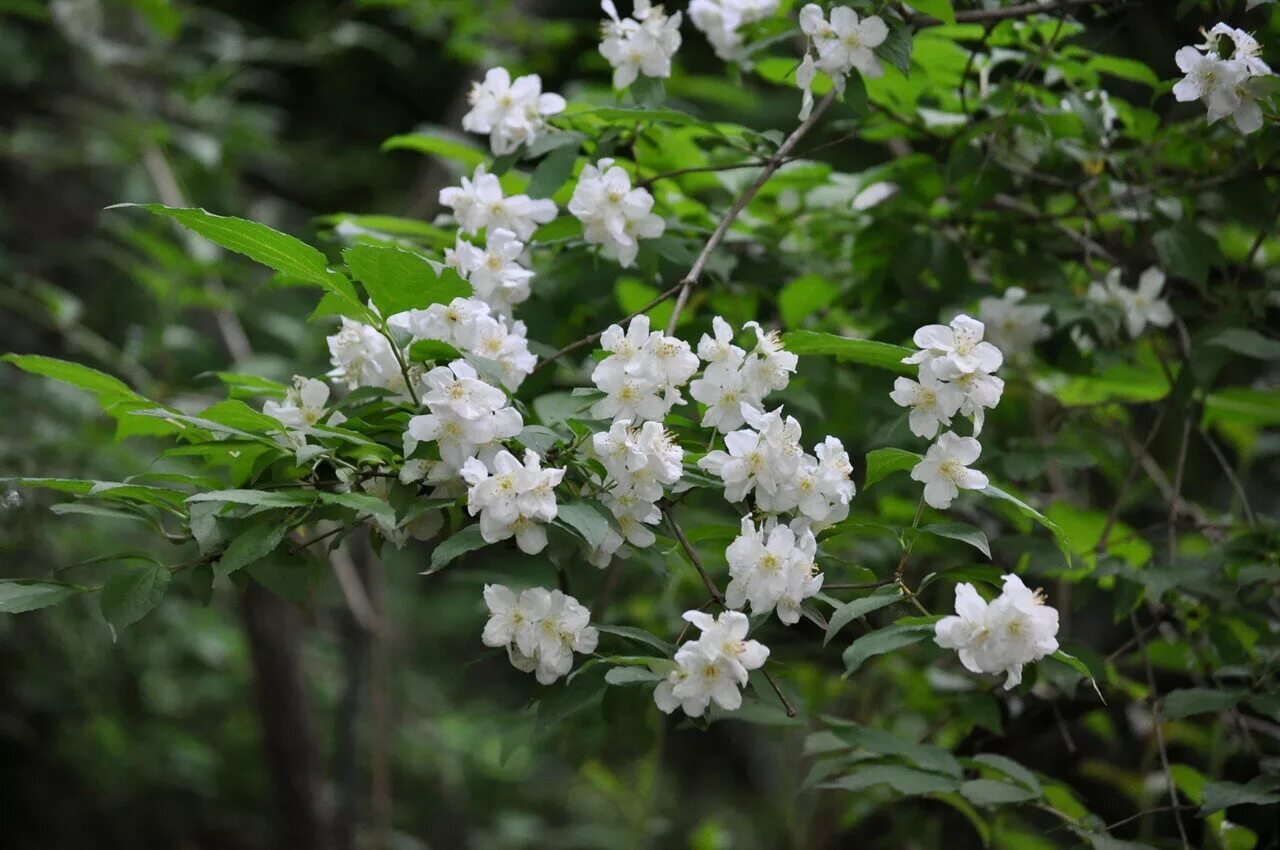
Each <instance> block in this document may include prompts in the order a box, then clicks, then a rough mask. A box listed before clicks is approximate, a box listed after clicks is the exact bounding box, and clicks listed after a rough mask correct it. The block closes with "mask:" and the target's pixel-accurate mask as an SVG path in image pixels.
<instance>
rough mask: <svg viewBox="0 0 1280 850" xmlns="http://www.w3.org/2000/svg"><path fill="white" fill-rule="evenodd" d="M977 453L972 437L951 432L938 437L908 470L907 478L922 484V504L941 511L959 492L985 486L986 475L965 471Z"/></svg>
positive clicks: (977, 443)
mask: <svg viewBox="0 0 1280 850" xmlns="http://www.w3.org/2000/svg"><path fill="white" fill-rule="evenodd" d="M980 454H982V445H981V444H980V443H979V442H978V441H977V440H975V439H974V438H973V437H960V436H957V435H956V434H955V433H953V432H951V431H946V432H944V433H943V434H941V435H940V436H939V437H938V439H937V441H936V442H935V443H934V444H933V445H931V446H929V450H928V451H927V452H925V456H924V459H923V460H921V461H920V462H919V463H917V464H916V465H915V466H914V467H913V468H912V470H911V479H912V480H913V481H919V482H922V483H923V484H924V501H925V503H926V504H927V505H929V507H931V508H937V509H938V510H945V509H946V508H949V507H951V502H952V500H953V499H955V497H956V496H957V495H959V493H960V491H961V490H981V489H982V488H984V487H986V486H987V476H985V475H983V474H982V473H981V472H978V471H977V470H975V469H969V464H971V463H973V462H974V461H976V460H977V459H978V456H979V455H980Z"/></svg>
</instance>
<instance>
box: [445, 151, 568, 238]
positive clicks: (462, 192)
mask: <svg viewBox="0 0 1280 850" xmlns="http://www.w3.org/2000/svg"><path fill="white" fill-rule="evenodd" d="M440 205H441V206H444V207H449V208H450V209H452V210H453V217H454V218H455V219H456V220H457V222H458V226H459V228H460V229H461V230H462V232H463V233H478V232H479V231H481V230H486V229H488V230H496V229H498V228H502V229H503V230H510V231H511V232H512V233H514V234H515V235H516V238H517V239H519V240H520V241H521V242H528V241H529V237H530V236H532V235H533V232H534V231H535V230H537V229H538V225H540V224H546V223H547V222H549V221H551V220H553V219H554V218H555V217H556V205H555V202H553V201H550V200H547V199H545V198H544V199H540V200H534V199H532V198H530V197H529V196H528V195H511V196H510V197H507V196H504V195H503V194H502V183H501V182H500V181H499V180H498V177H497V175H495V174H489V173H487V172H486V171H485V167H484V164H483V163H482V164H480V165H477V166H476V170H475V173H474V174H473V175H472V176H471V179H470V180H468V179H467V178H466V177H463V178H462V185H461V186H450V187H448V188H446V189H441V190H440Z"/></svg>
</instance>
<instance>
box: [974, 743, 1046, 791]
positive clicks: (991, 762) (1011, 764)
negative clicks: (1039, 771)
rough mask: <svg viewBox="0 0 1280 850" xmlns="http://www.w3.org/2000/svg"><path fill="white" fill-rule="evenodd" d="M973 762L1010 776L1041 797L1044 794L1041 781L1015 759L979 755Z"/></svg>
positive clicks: (990, 754)
mask: <svg viewBox="0 0 1280 850" xmlns="http://www.w3.org/2000/svg"><path fill="white" fill-rule="evenodd" d="M973 760H974V761H976V762H978V763H979V764H982V765H985V766H987V767H990V768H992V769H993V770H998V771H1000V772H1001V773H1003V774H1004V775H1005V776H1008V777H1010V778H1011V779H1013V780H1014V781H1015V782H1018V783H1020V784H1022V785H1024V786H1026V787H1027V788H1029V789H1031V790H1032V791H1035V792H1036V795H1037V796H1039V795H1040V794H1041V793H1042V791H1041V788H1040V780H1039V779H1036V775H1035V774H1034V773H1032V772H1031V771H1030V770H1027V768H1025V767H1023V766H1022V765H1020V764H1018V763H1017V762H1016V761H1014V760H1013V759H1011V758H1009V757H1008V756H1002V755H998V754H996V753H981V754H979V755H976V756H974V757H973Z"/></svg>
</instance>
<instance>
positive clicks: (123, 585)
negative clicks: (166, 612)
mask: <svg viewBox="0 0 1280 850" xmlns="http://www.w3.org/2000/svg"><path fill="white" fill-rule="evenodd" d="M170 576H171V573H170V572H169V568H168V567H166V566H164V565H163V564H144V565H143V566H140V567H131V568H130V569H127V570H124V571H122V572H120V573H117V574H116V575H114V576H112V577H111V578H110V579H109V580H108V581H107V583H106V584H105V585H104V586H103V588H102V595H101V597H100V598H99V600H98V602H99V605H100V606H101V608H102V616H103V617H104V618H105V619H106V621H107V622H108V623H110V624H111V625H112V626H114V627H115V628H116V629H117V630H119V629H123V628H125V627H126V626H129V625H131V624H132V623H136V622H137V621H138V620H141V619H142V618H143V617H145V616H146V615H147V614H149V613H150V612H151V609H153V608H155V607H156V606H157V605H159V604H160V600H161V599H163V598H164V593H165V590H167V589H168V587H169V578H170Z"/></svg>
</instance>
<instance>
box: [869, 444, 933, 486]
mask: <svg viewBox="0 0 1280 850" xmlns="http://www.w3.org/2000/svg"><path fill="white" fill-rule="evenodd" d="M920 460H921V457H920V455H918V454H916V453H915V452H909V451H907V450H906V449H895V448H884V449H875V450H873V451H869V452H867V474H866V477H865V478H864V479H863V482H862V489H863V490H867V489H870V487H871V485H873V484H875V483H876V482H877V481H879V480H880V479H882V478H884V477H885V476H887V475H891V474H893V473H895V472H905V471H907V470H909V469H912V468H914V467H915V465H916V464H918V463H919V462H920Z"/></svg>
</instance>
